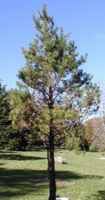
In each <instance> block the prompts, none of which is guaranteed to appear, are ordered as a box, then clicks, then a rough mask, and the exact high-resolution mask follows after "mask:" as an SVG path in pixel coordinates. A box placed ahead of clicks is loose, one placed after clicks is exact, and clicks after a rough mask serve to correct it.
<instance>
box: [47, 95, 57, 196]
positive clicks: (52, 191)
mask: <svg viewBox="0 0 105 200" xmlns="http://www.w3.org/2000/svg"><path fill="white" fill-rule="evenodd" d="M50 97H51V96H50ZM51 100H52V98H50V104H49V115H50V122H49V136H48V152H47V156H48V175H49V200H56V180H55V159H54V125H53V102H52V101H51Z"/></svg>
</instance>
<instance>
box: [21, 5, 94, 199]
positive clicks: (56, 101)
mask: <svg viewBox="0 0 105 200" xmlns="http://www.w3.org/2000/svg"><path fill="white" fill-rule="evenodd" d="M34 24H35V27H36V30H37V34H36V37H35V38H34V40H33V41H32V43H31V44H30V46H29V48H26V49H23V54H24V57H25V60H26V64H25V66H24V68H22V69H21V70H20V71H19V78H20V80H21V82H22V83H23V84H24V85H25V86H27V87H28V89H29V91H30V94H31V95H32V97H34V98H35V99H36V100H37V104H38V105H39V107H41V106H42V105H43V106H47V108H48V115H49V119H48V136H47V137H48V148H47V155H48V174H49V200H55V199H56V180H55V161H54V141H55V126H54V114H55V108H56V107H57V106H59V108H61V109H62V107H63V108H65V111H67V109H72V107H75V108H77V109H78V107H79V105H80V104H81V99H83V97H84V99H85V96H86V95H84V96H83V91H84V90H85V88H87V89H89V88H90V87H91V86H92V84H91V77H90V75H89V74H87V73H85V72H84V71H83V70H82V69H81V65H82V64H83V63H85V58H84V57H83V56H80V55H79V53H78V51H77V47H76V45H75V43H74V41H72V40H71V39H69V37H68V36H67V35H65V34H64V32H63V30H62V29H59V28H58V27H56V26H55V23H54V20H53V17H51V16H49V15H48V11H47V8H46V6H44V8H43V9H42V11H41V12H39V14H38V16H37V17H34ZM81 96H82V98H81ZM93 100H94V98H93V99H91V102H89V107H90V106H91V105H92V103H93V102H95V101H93ZM94 105H95V104H94ZM95 106H96V105H95ZM65 117H66V115H65ZM65 117H64V120H63V125H65V120H66V118H65ZM56 120H57V118H56Z"/></svg>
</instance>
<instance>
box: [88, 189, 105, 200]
mask: <svg viewBox="0 0 105 200" xmlns="http://www.w3.org/2000/svg"><path fill="white" fill-rule="evenodd" d="M88 199H90V200H105V190H100V191H98V192H97V193H96V194H93V195H91V196H88V197H86V199H85V200H88Z"/></svg>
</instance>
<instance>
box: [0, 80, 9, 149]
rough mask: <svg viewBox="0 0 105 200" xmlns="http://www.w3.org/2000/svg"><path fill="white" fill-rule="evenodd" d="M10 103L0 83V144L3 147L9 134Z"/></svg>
mask: <svg viewBox="0 0 105 200" xmlns="http://www.w3.org/2000/svg"><path fill="white" fill-rule="evenodd" d="M9 114H10V105H9V98H8V92H7V91H6V89H5V86H3V85H2V84H1V83H0V146H1V148H5V147H6V146H7V144H8V138H9V134H10V132H11V129H12V128H11V121H10V119H9Z"/></svg>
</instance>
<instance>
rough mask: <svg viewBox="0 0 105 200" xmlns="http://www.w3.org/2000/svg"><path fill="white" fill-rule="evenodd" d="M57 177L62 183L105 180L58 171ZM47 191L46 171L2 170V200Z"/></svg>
mask: <svg viewBox="0 0 105 200" xmlns="http://www.w3.org/2000/svg"><path fill="white" fill-rule="evenodd" d="M56 177H57V180H60V181H65V180H67V181H73V180H77V179H78V180H79V179H87V178H88V179H101V178H103V177H102V176H95V175H81V174H77V173H74V172H71V171H57V172H56ZM2 188H3V190H2ZM45 191H46V192H48V173H47V171H46V170H29V169H17V170H14V169H6V168H2V167H1V168H0V199H2V200H3V199H5V198H11V197H14V198H15V196H22V195H26V194H28V193H31V192H35V194H36V195H37V194H39V195H42V196H43V194H44V192H45Z"/></svg>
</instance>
